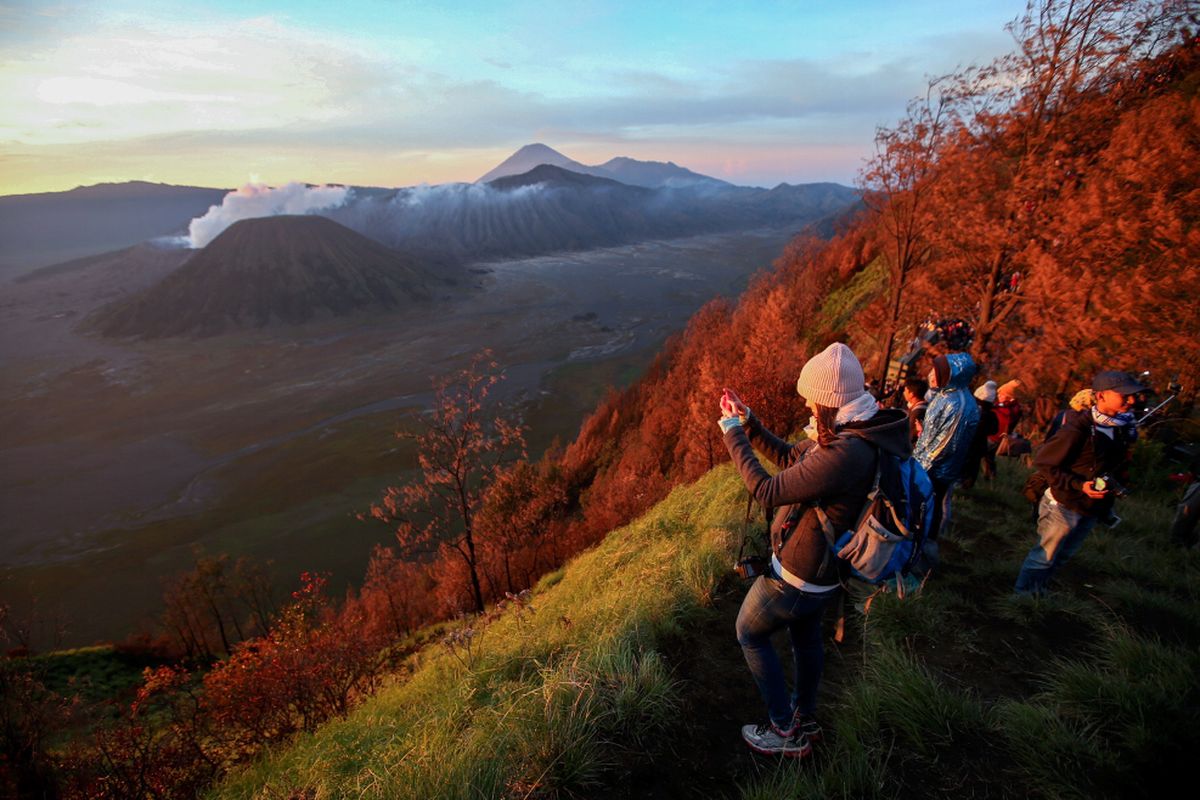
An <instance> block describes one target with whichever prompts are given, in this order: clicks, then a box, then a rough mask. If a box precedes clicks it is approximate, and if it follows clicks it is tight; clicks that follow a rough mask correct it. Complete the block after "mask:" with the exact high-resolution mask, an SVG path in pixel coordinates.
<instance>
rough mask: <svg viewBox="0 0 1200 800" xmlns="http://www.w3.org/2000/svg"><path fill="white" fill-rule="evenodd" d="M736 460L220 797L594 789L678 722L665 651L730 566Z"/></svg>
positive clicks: (452, 639) (470, 624)
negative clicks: (667, 639)
mask: <svg viewBox="0 0 1200 800" xmlns="http://www.w3.org/2000/svg"><path fill="white" fill-rule="evenodd" d="M740 491H742V490H741V488H740V484H739V482H738V481H737V479H736V477H735V476H734V475H733V472H732V469H731V468H728V467H726V468H722V469H719V470H715V471H714V472H713V473H711V474H710V475H708V476H707V477H706V478H704V479H702V480H701V481H700V482H698V483H697V484H695V485H694V486H691V487H685V488H682V489H679V490H677V491H675V492H674V493H672V495H671V496H670V497H668V498H667V499H666V500H665V501H663V503H661V504H660V505H659V506H658V507H657V508H656V509H654V510H653V511H652V512H651V513H649V514H647V515H646V516H645V517H643V518H642V519H640V520H638V521H637V522H635V523H634V524H632V525H630V526H628V527H626V528H623V529H620V530H618V531H614V532H613V533H612V534H610V535H609V536H608V538H607V539H605V541H604V542H603V543H602V544H600V545H599V546H598V547H596V548H595V549H594V550H592V551H590V552H588V553H586V554H584V555H582V556H580V557H579V558H577V559H575V560H574V561H573V562H571V563H570V564H569V565H568V566H567V567H566V568H564V569H563V570H561V571H559V572H557V573H553V574H551V575H550V576H547V577H546V578H544V579H543V580H542V581H541V582H540V583H539V586H538V588H537V590H536V591H535V592H534V593H533V594H532V596H531V598H530V600H529V602H528V603H522V604H519V605H514V606H513V607H510V608H509V609H508V610H507V611H506V612H505V613H503V614H502V615H500V616H499V617H498V618H497V619H495V620H493V621H491V622H489V623H483V622H481V621H479V620H475V621H469V620H468V621H464V622H463V623H462V625H463V627H461V628H459V629H458V630H457V631H456V632H454V633H452V634H451V635H450V636H449V637H448V638H447V642H448V644H446V645H444V646H438V647H432V648H427V649H426V650H425V651H424V652H422V653H421V654H419V655H418V656H416V657H414V660H413V663H412V664H411V665H410V666H411V670H412V671H411V677H409V678H407V679H406V680H402V681H401V680H398V681H397V682H396V683H395V684H394V685H392V686H390V687H389V688H387V689H386V690H384V691H382V692H380V693H379V694H378V695H377V696H375V697H374V698H372V699H370V700H369V701H367V702H366V703H364V704H363V705H362V706H361V707H360V708H359V709H357V710H356V711H355V712H352V713H351V714H350V715H349V717H347V718H346V719H344V720H339V721H336V722H333V723H331V724H329V725H326V726H325V727H324V728H322V729H321V730H320V731H318V732H316V733H315V734H312V735H310V736H306V737H303V738H301V739H299V740H297V741H296V742H295V743H294V744H293V745H292V746H290V747H287V748H284V749H281V750H280V751H278V752H276V753H274V754H272V755H270V756H268V757H267V758H265V759H263V760H262V761H261V762H259V763H257V764H254V765H252V766H249V767H247V768H245V769H244V770H242V771H241V772H239V773H237V774H234V775H231V776H230V777H229V778H228V779H227V780H226V781H225V783H224V784H223V785H221V786H219V787H217V789H216V790H215V791H214V792H213V796H216V797H244V798H250V797H269V796H284V797H286V796H292V795H295V794H300V795H302V796H305V797H312V798H326V797H328V798H334V797H348V796H354V797H380V798H385V797H386V798H403V797H413V798H430V797H439V798H441V797H445V798H481V797H526V796H537V797H545V796H587V795H588V794H589V793H591V792H593V791H596V790H597V789H598V787H599V786H600V785H601V783H602V782H605V781H609V782H611V781H612V780H614V775H615V774H617V773H618V772H619V770H620V769H622V768H623V766H624V765H627V764H629V763H631V762H636V761H637V759H638V758H641V757H643V754H644V753H645V752H647V751H648V749H649V748H650V746H651V744H652V742H653V741H654V740H655V738H656V737H657V734H659V733H660V732H662V731H664V730H666V729H668V728H670V727H671V726H672V725H675V724H676V722H677V720H678V717H679V704H680V689H679V685H678V684H677V682H676V681H675V679H674V678H673V676H672V674H671V670H670V668H669V666H668V665H667V664H666V662H665V660H664V658H663V656H662V654H661V651H660V648H661V646H662V643H663V642H664V641H665V639H666V637H668V636H671V635H673V634H677V633H679V632H681V631H684V630H686V629H687V628H688V626H689V625H690V623H691V622H692V621H693V620H694V619H695V617H696V615H697V614H698V613H699V612H700V610H701V609H702V608H703V607H704V606H705V604H706V603H708V602H709V598H710V597H711V596H712V592H713V587H714V586H715V585H716V583H717V581H718V580H719V579H720V578H721V577H722V575H723V574H724V573H725V572H726V571H727V570H728V564H729V560H730V553H731V552H732V549H733V545H734V538H733V534H732V533H731V531H732V530H733V529H734V527H735V525H734V519H735V517H736V512H737V508H738V502H737V499H738V494H739V492H740Z"/></svg>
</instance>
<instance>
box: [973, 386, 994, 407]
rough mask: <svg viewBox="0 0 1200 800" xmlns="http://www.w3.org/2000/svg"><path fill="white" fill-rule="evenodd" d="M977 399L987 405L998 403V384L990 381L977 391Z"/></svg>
mask: <svg viewBox="0 0 1200 800" xmlns="http://www.w3.org/2000/svg"><path fill="white" fill-rule="evenodd" d="M975 397H976V398H977V399H979V400H982V401H984V402H985V403H994V402H996V382H995V381H988V382H987V383H985V384H983V385H982V386H980V387H979V388H978V389H976V390H975Z"/></svg>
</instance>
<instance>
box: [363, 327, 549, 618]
mask: <svg viewBox="0 0 1200 800" xmlns="http://www.w3.org/2000/svg"><path fill="white" fill-rule="evenodd" d="M498 369H499V365H498V364H497V363H496V362H495V361H494V360H492V357H491V353H490V352H488V351H486V350H485V351H484V352H482V353H480V354H478V355H477V356H475V357H474V358H473V359H472V360H471V363H470V365H469V366H468V367H467V368H465V369H463V370H460V371H459V372H457V373H456V374H455V375H453V376H451V377H449V378H444V379H441V380H439V381H437V382H436V383H435V384H434V401H433V409H432V411H431V413H430V414H429V415H428V416H427V417H426V418H424V419H423V420H422V430H420V431H419V432H410V431H400V432H399V433H397V434H396V435H397V436H398V437H400V438H403V439H411V440H413V441H415V442H416V443H417V448H418V454H417V461H418V464H419V466H420V470H421V478H420V480H418V481H414V482H411V483H408V484H405V485H403V486H398V487H397V486H389V487H388V488H387V489H386V490H385V493H384V496H383V500H382V502H380V503H378V504H376V505H374V506H372V507H371V515H372V516H373V517H375V518H376V519H379V520H383V521H385V522H388V523H390V524H395V525H396V537H397V540H398V541H399V543H400V548H401V551H402V553H403V554H404V555H405V556H406V557H410V558H411V557H416V556H417V555H419V554H422V553H424V554H430V553H433V552H441V553H442V554H443V555H457V557H458V558H460V559H461V560H462V563H463V565H464V567H465V568H466V570H467V574H468V580H469V588H470V595H471V604H472V606H473V608H474V610H475V611H477V612H482V611H483V610H484V595H483V586H482V584H481V582H480V570H479V567H480V562H479V557H480V553H479V550H478V547H477V541H476V538H477V530H476V515H477V513H478V511H479V508H480V504H481V501H482V498H483V494H484V492H485V491H486V489H487V487H488V486H490V485H491V483H492V481H493V480H494V479H495V477H496V475H497V474H498V473H499V471H500V469H501V468H502V467H503V466H504V464H505V463H507V462H508V461H510V460H512V459H513V457H514V454H519V456H521V457H523V456H524V455H525V453H524V450H525V440H524V437H523V434H522V429H521V426H520V425H519V424H517V423H515V422H513V421H510V420H509V419H507V418H506V417H505V416H504V415H503V414H497V415H491V414H490V413H489V412H488V410H487V408H486V405H487V404H486V401H487V398H488V396H489V394H490V393H491V390H492V388H493V387H494V386H495V385H496V384H497V383H498V382H499V381H500V380H501V379H502V376H501V375H500V374H499V373H498V372H497V370H498Z"/></svg>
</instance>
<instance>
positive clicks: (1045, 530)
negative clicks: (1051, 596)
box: [1013, 370, 1146, 595]
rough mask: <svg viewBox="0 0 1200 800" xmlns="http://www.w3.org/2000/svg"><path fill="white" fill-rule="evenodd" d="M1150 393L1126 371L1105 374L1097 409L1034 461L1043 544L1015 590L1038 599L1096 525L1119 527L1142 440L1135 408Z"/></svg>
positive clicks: (1072, 419) (1075, 420)
mask: <svg viewBox="0 0 1200 800" xmlns="http://www.w3.org/2000/svg"><path fill="white" fill-rule="evenodd" d="M1144 391H1146V386H1144V385H1143V384H1142V383H1140V382H1139V381H1138V380H1137V379H1136V378H1134V377H1133V376H1132V375H1130V374H1129V373H1128V372H1117V371H1113V370H1109V371H1105V372H1101V373H1100V374H1098V375H1097V376H1096V378H1095V380H1094V381H1093V382H1092V392H1093V397H1094V399H1095V403H1094V405H1092V407H1091V408H1088V409H1084V410H1082V411H1072V412H1069V413H1068V414H1067V415H1066V416H1065V417H1064V420H1063V423H1062V427H1060V428H1059V429H1058V430H1057V431H1056V432H1055V433H1054V435H1053V436H1051V437H1050V438H1049V439H1048V440H1047V441H1046V443H1045V444H1043V445H1042V446H1041V447H1040V448H1039V449H1038V452H1037V456H1036V457H1035V458H1034V462H1033V463H1034V465H1035V466H1036V467H1037V468H1038V472H1040V473H1041V474H1042V475H1043V476H1044V477H1045V479H1046V483H1047V484H1048V488H1047V489H1046V490H1045V492H1043V494H1042V496H1041V498H1040V500H1039V504H1038V521H1037V535H1038V543H1037V544H1036V545H1034V547H1033V549H1031V550H1030V551H1029V555H1027V556H1026V557H1025V563H1023V564H1022V565H1021V572H1020V574H1018V575H1017V583H1016V585H1015V586H1014V587H1013V591H1014V592H1016V593H1017V594H1032V595H1040V594H1043V593H1044V592H1045V591H1046V588H1047V585H1048V584H1049V582H1050V579H1051V578H1053V577H1054V575H1055V573H1056V572H1057V571H1058V570H1059V569H1060V568H1061V567H1062V565H1063V564H1064V563H1066V561H1067V559H1069V558H1071V556H1073V555H1074V554H1075V552H1076V551H1078V550H1079V548H1080V547H1081V546H1082V545H1083V542H1084V540H1085V539H1086V538H1087V536H1088V534H1089V533H1090V532H1091V530H1092V528H1093V527H1094V526H1095V525H1096V521H1097V520H1107V521H1109V522H1110V524H1115V521H1114V517H1113V505H1114V504H1115V503H1116V500H1117V497H1119V496H1121V495H1122V494H1123V493H1124V489H1123V484H1124V483H1125V482H1126V480H1127V479H1128V471H1129V457H1130V455H1131V450H1132V449H1133V443H1134V441H1136V439H1137V421H1136V418H1135V417H1134V415H1133V412H1132V409H1133V404H1134V403H1135V402H1136V400H1137V394H1138V392H1144Z"/></svg>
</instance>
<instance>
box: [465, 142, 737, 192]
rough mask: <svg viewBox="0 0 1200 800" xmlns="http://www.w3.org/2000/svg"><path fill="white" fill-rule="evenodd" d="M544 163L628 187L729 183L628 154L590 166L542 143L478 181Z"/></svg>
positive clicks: (515, 155)
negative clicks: (641, 159) (630, 156)
mask: <svg viewBox="0 0 1200 800" xmlns="http://www.w3.org/2000/svg"><path fill="white" fill-rule="evenodd" d="M543 164H546V165H549V166H552V167H559V168H561V169H565V170H569V171H571V172H576V173H579V174H581V175H592V176H595V177H597V178H607V179H609V180H614V181H618V182H620V183H624V184H627V185H629V186H644V187H646V188H648V189H657V188H661V187H679V186H696V185H709V186H729V185H730V184H728V183H726V182H725V181H722V180H718V179H717V178H710V177H709V176H707V175H701V174H700V173H698V172H692V171H691V170H690V169H686V168H684V167H681V166H679V165H678V164H676V163H675V162H674V161H639V160H637V159H636V158H629V157H628V156H617V157H615V158H610V159H609V160H608V161H605V162H604V163H603V164H599V165H596V166H588V165H586V164H581V163H580V162H578V161H575V160H574V159H572V158H568V157H567V156H565V155H563V154H562V153H560V152H558V151H557V150H555V149H554V148H553V147H550V146H549V145H545V144H542V143H541V142H534V143H533V144H527V145H525V146H523V147H521V148H520V149H519V150H517V151H516V152H515V153H513V154H512V155H511V156H509V157H508V158H506V159H505V160H504V161H502V162H501V163H500V164H498V165H497V166H496V167H495V168H494V169H492V170H491V171H490V172H488V173H487V174H486V175H484V176H483V177H482V178H480V179H479V180H477V181H476V183H491V182H493V181H495V180H497V179H499V178H506V177H510V176H514V175H524V174H526V173H528V172H529V171H531V170H533V169H536V168H537V167H540V166H542V165H543Z"/></svg>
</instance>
